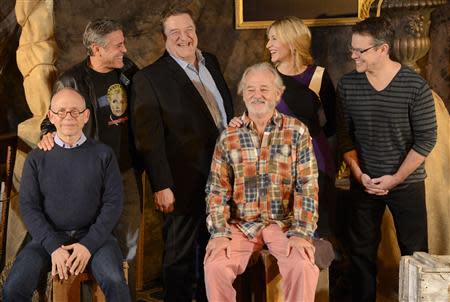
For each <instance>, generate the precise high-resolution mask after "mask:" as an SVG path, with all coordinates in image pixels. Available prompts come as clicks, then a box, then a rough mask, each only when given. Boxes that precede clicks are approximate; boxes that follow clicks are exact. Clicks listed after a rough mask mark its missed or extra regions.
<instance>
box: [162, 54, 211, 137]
mask: <svg viewBox="0 0 450 302" xmlns="http://www.w3.org/2000/svg"><path fill="white" fill-rule="evenodd" d="M164 59H165V61H166V62H167V65H168V66H169V69H170V71H171V72H172V74H173V77H174V78H175V80H176V81H178V83H179V84H180V85H181V87H183V91H184V92H185V93H186V99H187V100H189V101H191V102H192V104H194V105H195V106H197V107H198V108H200V111H202V113H203V114H204V115H205V117H206V119H207V120H208V121H209V122H210V123H211V124H212V125H213V127H212V128H213V129H217V127H216V124H215V122H214V119H213V117H212V116H211V113H210V112H209V109H208V107H207V106H206V104H205V101H204V100H203V98H202V96H201V95H200V93H199V92H198V91H197V88H195V86H194V84H192V82H191V80H190V79H189V77H188V76H187V74H186V72H185V71H184V70H183V69H182V68H181V67H180V65H178V63H177V62H176V61H175V60H174V59H173V58H172V57H171V56H170V55H169V54H168V53H165V57H164Z"/></svg>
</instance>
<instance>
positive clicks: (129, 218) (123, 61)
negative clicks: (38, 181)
mask: <svg viewBox="0 0 450 302" xmlns="http://www.w3.org/2000/svg"><path fill="white" fill-rule="evenodd" d="M83 44H84V46H85V47H86V49H87V54H88V58H87V59H86V60H84V61H83V62H81V63H79V64H77V65H75V66H73V67H72V68H70V69H69V70H67V71H66V72H64V73H63V74H62V75H61V76H60V77H59V79H58V81H57V82H56V83H55V85H54V91H55V92H56V91H59V90H61V89H62V88H64V87H71V88H74V89H76V90H77V91H79V92H80V94H81V95H82V96H83V97H84V98H85V100H86V105H87V108H88V109H89V110H90V112H91V115H90V118H89V120H88V122H87V124H86V126H85V127H84V133H85V134H86V136H87V137H89V138H94V139H96V140H99V141H100V142H102V143H104V144H106V145H108V146H109V147H111V148H112V149H113V151H114V153H115V155H116V157H117V160H118V162H119V167H120V171H121V174H122V179H123V186H124V193H125V199H124V210H123V213H122V216H121V218H120V220H119V223H118V225H117V227H116V229H115V234H116V236H117V238H118V240H119V244H120V247H121V249H122V252H123V254H124V257H125V259H126V260H127V261H128V264H129V266H130V269H129V284H130V288H131V292H132V295H133V296H134V291H135V285H134V277H135V263H134V262H135V261H134V259H135V255H136V248H137V240H138V235H139V217H140V214H141V210H140V202H139V201H140V197H139V191H138V186H137V181H136V173H135V169H134V168H136V166H137V165H136V162H135V161H136V156H134V143H133V136H132V135H131V128H130V127H129V103H128V101H129V95H130V94H129V90H130V86H131V78H132V76H133V75H134V73H135V72H136V71H137V70H138V68H137V67H136V65H135V64H134V63H133V62H132V61H131V60H129V59H127V58H125V57H124V55H125V53H126V51H127V49H126V48H125V39H124V35H123V31H122V27H121V25H120V24H119V23H117V22H116V21H114V20H109V19H98V20H95V21H92V22H90V23H89V24H88V25H87V26H86V29H85V31H84V34H83ZM41 128H42V132H43V134H44V136H43V138H42V140H41V142H40V143H39V144H38V146H39V148H41V149H43V150H50V149H51V148H53V145H54V126H53V125H52V124H51V122H50V121H49V120H48V119H47V120H44V122H43V123H42V125H41Z"/></svg>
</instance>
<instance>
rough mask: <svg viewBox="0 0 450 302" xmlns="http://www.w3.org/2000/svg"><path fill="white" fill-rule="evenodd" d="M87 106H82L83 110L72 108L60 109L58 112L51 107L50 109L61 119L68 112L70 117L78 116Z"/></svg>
mask: <svg viewBox="0 0 450 302" xmlns="http://www.w3.org/2000/svg"><path fill="white" fill-rule="evenodd" d="M86 109H87V108H84V110H81V111H78V110H77V109H72V110H70V111H65V110H60V111H58V112H55V111H53V110H52V109H50V111H51V112H52V113H53V114H56V115H57V116H58V117H59V118H60V119H63V118H65V117H66V116H67V113H69V114H70V116H71V117H73V118H78V117H79V116H80V114H82V113H83V112H85V111H86Z"/></svg>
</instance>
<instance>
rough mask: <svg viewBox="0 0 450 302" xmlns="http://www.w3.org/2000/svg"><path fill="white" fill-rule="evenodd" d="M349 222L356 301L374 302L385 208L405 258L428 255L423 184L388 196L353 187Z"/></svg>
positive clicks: (353, 290) (413, 185)
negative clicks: (414, 255)
mask: <svg viewBox="0 0 450 302" xmlns="http://www.w3.org/2000/svg"><path fill="white" fill-rule="evenodd" d="M350 190H351V194H352V198H351V199H352V200H351V215H350V222H349V238H350V258H351V260H352V279H353V280H352V281H353V282H352V284H353V289H352V292H353V301H358V302H366V301H370V302H375V300H376V276H377V266H376V261H377V250H378V245H379V243H380V240H381V229H380V226H381V222H382V218H383V213H384V211H385V208H386V205H387V206H388V207H389V210H390V211H391V213H392V216H393V218H394V224H395V230H396V233H397V241H398V245H399V247H400V251H401V254H402V255H411V254H412V253H413V252H415V251H425V252H427V251H428V236H427V212H426V207H425V186H424V182H423V181H422V182H418V183H412V184H409V185H408V186H407V187H405V188H401V189H397V190H393V191H391V192H389V193H388V194H387V195H386V196H375V195H371V194H367V193H365V192H364V190H363V188H362V187H361V186H360V185H359V184H353V183H352V187H351V189H350Z"/></svg>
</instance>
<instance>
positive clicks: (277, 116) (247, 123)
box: [241, 109, 283, 129]
mask: <svg viewBox="0 0 450 302" xmlns="http://www.w3.org/2000/svg"><path fill="white" fill-rule="evenodd" d="M241 120H242V121H243V123H244V127H247V128H252V129H256V128H255V126H254V123H253V121H252V120H251V119H250V118H249V117H248V112H247V111H245V112H244V113H243V114H242V116H241ZM269 122H270V123H272V124H273V125H275V126H277V127H278V128H281V127H282V126H283V117H282V115H281V113H280V112H278V110H276V109H275V110H274V112H273V115H272V117H271V118H270V121H269Z"/></svg>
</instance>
